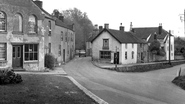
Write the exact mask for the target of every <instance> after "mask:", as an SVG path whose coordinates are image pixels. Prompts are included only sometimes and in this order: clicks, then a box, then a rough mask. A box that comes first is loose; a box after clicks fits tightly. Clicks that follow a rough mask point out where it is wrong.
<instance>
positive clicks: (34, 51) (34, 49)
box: [25, 44, 38, 61]
mask: <svg viewBox="0 0 185 104" xmlns="http://www.w3.org/2000/svg"><path fill="white" fill-rule="evenodd" d="M25 60H26V61H32V60H38V45H37V44H26V45H25Z"/></svg>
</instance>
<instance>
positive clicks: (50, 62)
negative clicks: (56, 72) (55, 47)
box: [45, 54, 55, 69]
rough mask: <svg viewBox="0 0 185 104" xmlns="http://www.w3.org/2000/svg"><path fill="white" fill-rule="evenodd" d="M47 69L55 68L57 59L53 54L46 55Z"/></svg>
mask: <svg viewBox="0 0 185 104" xmlns="http://www.w3.org/2000/svg"><path fill="white" fill-rule="evenodd" d="M45 67H47V68H49V69H53V68H54V67H55V57H54V56H53V55H52V54H45Z"/></svg>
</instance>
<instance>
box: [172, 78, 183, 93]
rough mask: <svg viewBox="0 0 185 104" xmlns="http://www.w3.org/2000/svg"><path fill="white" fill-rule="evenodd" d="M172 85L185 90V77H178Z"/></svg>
mask: <svg viewBox="0 0 185 104" xmlns="http://www.w3.org/2000/svg"><path fill="white" fill-rule="evenodd" d="M172 83H174V84H175V85H177V86H179V87H181V88H182V89H184V90H185V76H178V77H176V78H175V79H174V80H173V81H172Z"/></svg>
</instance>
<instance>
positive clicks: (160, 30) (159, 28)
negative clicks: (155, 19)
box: [158, 23, 163, 34]
mask: <svg viewBox="0 0 185 104" xmlns="http://www.w3.org/2000/svg"><path fill="white" fill-rule="evenodd" d="M162 28H163V27H162V23H159V27H158V34H162Z"/></svg>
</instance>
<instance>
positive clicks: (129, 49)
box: [121, 43, 137, 64]
mask: <svg viewBox="0 0 185 104" xmlns="http://www.w3.org/2000/svg"><path fill="white" fill-rule="evenodd" d="M121 47H122V64H131V63H137V44H136V43H134V47H133V48H132V43H128V44H127V48H126V47H125V43H123V44H121ZM132 51H134V58H133V59H132ZM125 52H127V59H125Z"/></svg>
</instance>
